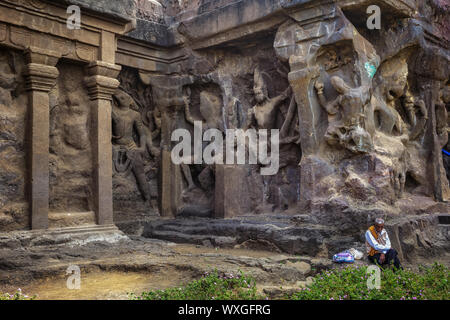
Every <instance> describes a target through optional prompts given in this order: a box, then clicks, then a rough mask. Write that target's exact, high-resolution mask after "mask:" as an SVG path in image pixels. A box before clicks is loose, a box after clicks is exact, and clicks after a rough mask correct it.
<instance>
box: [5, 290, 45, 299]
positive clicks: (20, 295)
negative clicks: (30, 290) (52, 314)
mask: <svg viewBox="0 0 450 320" xmlns="http://www.w3.org/2000/svg"><path fill="white" fill-rule="evenodd" d="M34 299H36V296H33V297H29V296H27V295H26V294H23V293H22V290H21V289H20V288H19V289H18V290H17V291H16V293H14V294H9V293H0V300H34Z"/></svg>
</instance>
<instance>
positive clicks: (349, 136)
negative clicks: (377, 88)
mask: <svg viewBox="0 0 450 320" xmlns="http://www.w3.org/2000/svg"><path fill="white" fill-rule="evenodd" d="M331 84H332V86H333V88H334V89H335V90H336V91H337V92H338V94H339V96H338V97H337V98H336V99H335V100H333V101H329V102H328V101H327V99H326V98H325V95H324V92H323V89H324V84H323V83H322V82H320V81H316V84H315V88H316V90H317V95H318V97H319V101H320V104H321V105H322V107H323V108H324V109H325V110H326V111H327V113H328V129H327V132H326V134H325V140H326V141H327V142H328V144H330V145H337V144H340V145H342V146H343V147H345V148H347V149H348V150H350V151H352V152H355V153H365V152H370V151H371V150H372V149H373V143H372V137H371V136H370V134H369V133H368V132H367V131H366V130H365V129H364V126H365V121H364V118H365V116H364V107H365V106H366V105H367V103H368V102H369V101H370V91H369V88H367V87H359V88H356V89H354V88H351V87H349V86H348V85H347V84H346V83H345V81H344V80H343V79H341V78H340V77H337V76H334V77H332V78H331Z"/></svg>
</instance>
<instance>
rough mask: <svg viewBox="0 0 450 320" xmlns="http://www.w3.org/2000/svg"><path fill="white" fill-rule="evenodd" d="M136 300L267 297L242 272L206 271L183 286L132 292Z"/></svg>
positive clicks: (257, 298)
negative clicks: (138, 294)
mask: <svg viewBox="0 0 450 320" xmlns="http://www.w3.org/2000/svg"><path fill="white" fill-rule="evenodd" d="M130 297H131V299H134V300H260V299H264V298H265V297H263V296H259V295H258V294H257V292H256V286H255V280H254V279H253V278H251V277H248V276H244V275H243V274H242V272H241V273H239V274H237V275H233V274H219V273H218V272H217V271H214V272H213V273H206V274H205V275H203V276H202V278H201V279H199V280H195V281H192V282H190V283H188V284H187V285H186V286H184V287H182V288H169V289H166V290H155V291H149V292H143V293H142V294H141V295H140V296H137V295H135V294H130Z"/></svg>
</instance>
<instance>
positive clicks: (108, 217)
mask: <svg viewBox="0 0 450 320" xmlns="http://www.w3.org/2000/svg"><path fill="white" fill-rule="evenodd" d="M120 70H121V67H120V66H118V65H115V64H111V63H107V62H103V61H94V62H92V63H90V64H89V65H88V67H87V74H88V76H87V77H86V79H85V84H86V86H87V88H88V93H89V98H90V100H91V110H92V111H91V114H92V122H91V123H92V131H91V134H92V151H93V163H94V166H93V167H94V204H95V213H96V217H97V224H99V225H108V224H113V192H112V174H113V169H112V143H111V135H112V128H111V126H112V124H111V108H112V106H111V102H112V95H113V94H114V92H115V91H116V89H117V88H118V87H119V84H120V83H119V81H118V80H117V79H115V78H116V77H117V76H118V75H119V72H120Z"/></svg>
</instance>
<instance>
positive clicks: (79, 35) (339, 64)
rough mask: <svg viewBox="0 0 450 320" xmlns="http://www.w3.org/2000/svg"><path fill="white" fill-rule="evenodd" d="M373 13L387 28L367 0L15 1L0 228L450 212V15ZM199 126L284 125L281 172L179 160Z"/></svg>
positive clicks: (0, 59) (431, 8)
mask: <svg viewBox="0 0 450 320" xmlns="http://www.w3.org/2000/svg"><path fill="white" fill-rule="evenodd" d="M376 3H377V4H378V5H380V7H381V10H382V16H383V19H382V28H381V30H368V29H367V26H366V20H367V19H366V16H367V13H366V8H367V1H363V0H361V1H360V0H358V1H346V0H342V1H341V0H340V1H329V2H318V1H311V0H306V1H305V0H289V1H288V0H286V1H284V0H282V1H278V0H236V1H234V0H233V1H231V0H202V1H171V0H167V1H163V0H161V1H156V0H151V1H140V0H139V1H133V0H129V1H128V0H127V1H123V2H120V3H119V2H117V3H116V2H109V1H100V2H96V3H94V2H93V1H84V0H67V1H38V0H36V1H25V0H21V1H18V0H5V1H3V2H1V3H0V7H1V9H2V10H1V11H0V12H1V13H0V44H1V45H2V47H1V51H0V71H1V73H0V108H1V109H0V129H1V130H0V154H1V155H2V157H1V159H0V167H1V168H2V170H1V171H0V191H1V192H0V230H12V229H24V228H28V227H29V226H31V227H32V228H44V229H45V228H47V227H49V226H50V227H52V221H53V222H54V219H56V220H58V219H59V218H58V217H59V216H58V214H65V215H68V214H71V213H76V214H78V215H79V220H78V222H77V221H75V222H74V224H73V225H75V226H77V225H79V224H80V223H81V224H84V223H86V224H100V225H110V224H112V223H113V222H116V223H125V222H135V221H139V220H147V219H157V217H158V216H159V215H161V216H163V217H171V218H179V219H181V218H183V217H186V216H201V217H209V218H229V217H234V216H243V215H257V214H283V213H287V214H298V213H305V214H310V215H314V216H315V218H317V219H316V220H315V221H317V222H318V223H321V224H337V223H340V222H336V221H341V222H342V224H343V225H345V226H346V227H342V228H343V230H344V229H345V230H348V229H351V228H353V227H355V226H356V225H357V224H361V223H362V222H361V221H363V220H364V219H366V217H367V215H368V214H383V215H384V214H393V215H397V214H408V213H424V212H429V211H430V210H431V211H448V206H446V205H445V204H444V201H446V200H448V199H449V198H450V187H449V181H448V175H449V161H450V160H449V157H448V156H447V155H446V154H445V153H443V149H444V151H445V150H446V151H450V150H449V148H450V146H449V144H448V143H449V142H448V130H449V129H448V128H449V115H448V114H449V101H450V99H449V69H448V67H447V66H448V62H449V57H450V55H449V51H448V29H449V25H448V23H447V21H446V19H445V16H446V13H448V6H447V5H446V4H445V3H442V1H438V0H429V1H422V2H420V3H419V2H416V1H413V0H401V1H396V2H393V1H385V0H378V1H376ZM68 4H76V5H79V6H80V7H81V9H82V16H83V20H82V21H83V23H82V27H81V29H80V30H69V29H68V28H67V27H66V20H65V19H66V18H67V16H66V11H65V9H66V6H67V5H68ZM15 50H17V51H15ZM116 78H117V79H116ZM26 90H28V95H27V94H26V93H25V91H26ZM47 108H48V112H47ZM194 121H201V123H202V126H203V127H204V128H215V129H218V130H219V131H220V132H222V134H223V135H225V133H226V130H227V129H248V128H254V129H279V130H280V169H279V171H278V173H277V174H275V175H273V176H262V175H261V173H260V170H261V168H262V167H263V166H264V165H263V164H262V163H258V164H251V165H206V164H195V165H188V164H186V165H185V164H182V165H175V164H174V163H173V162H172V161H171V157H170V155H171V151H172V149H173V147H174V146H175V143H174V142H173V141H171V134H172V132H173V131H174V130H175V129H178V128H183V129H187V130H188V131H189V132H191V133H193V132H194V126H193V123H194ZM47 131H48V134H47ZM25 137H29V139H28V140H27V139H25ZM47 138H48V139H47ZM25 142H27V143H28V144H27V143H25ZM47 144H48V146H47ZM247 147H248V146H247ZM26 158H29V160H30V161H29V163H28V162H26V161H25V159H26ZM47 163H48V167H49V170H48V171H47ZM446 168H447V169H446ZM446 170H447V172H446ZM27 187H29V190H30V192H29V193H30V194H27V193H26V192H25V190H26V189H27ZM430 208H431V209H430ZM55 215H56V217H55ZM30 216H31V218H30ZM77 217H78V216H77ZM49 218H50V224H49V221H48V220H49ZM52 219H53V220H52ZM30 220H31V222H30ZM75 220H77V219H75ZM53 226H55V225H53ZM349 226H350V227H349ZM353 230H355V228H353Z"/></svg>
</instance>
